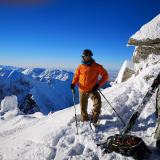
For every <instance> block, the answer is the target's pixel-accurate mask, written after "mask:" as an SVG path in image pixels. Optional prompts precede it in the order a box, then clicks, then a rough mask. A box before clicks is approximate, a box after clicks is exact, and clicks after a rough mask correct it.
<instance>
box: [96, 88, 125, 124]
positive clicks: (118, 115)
mask: <svg viewBox="0 0 160 160" xmlns="http://www.w3.org/2000/svg"><path fill="white" fill-rule="evenodd" d="M98 90H99V92H100V93H101V95H102V96H103V97H104V99H105V100H106V101H107V102H108V100H107V99H106V97H105V96H104V95H103V93H102V92H101V90H100V89H99V88H98ZM108 104H109V105H110V106H111V104H110V103H109V102H108ZM111 108H112V109H113V110H114V112H115V113H116V114H117V116H118V117H119V118H120V120H121V121H122V122H123V124H124V126H125V125H126V124H125V123H124V121H123V120H122V118H121V117H120V116H119V115H118V113H117V112H116V110H115V109H114V108H113V107H112V106H111Z"/></svg>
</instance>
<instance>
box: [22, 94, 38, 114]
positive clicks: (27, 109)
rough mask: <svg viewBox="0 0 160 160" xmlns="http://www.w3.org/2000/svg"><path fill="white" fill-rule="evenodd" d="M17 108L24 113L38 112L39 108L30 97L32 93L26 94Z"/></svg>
mask: <svg viewBox="0 0 160 160" xmlns="http://www.w3.org/2000/svg"><path fill="white" fill-rule="evenodd" d="M19 109H20V110H21V111H22V112H24V113H25V114H33V113H35V112H40V108H39V107H38V105H37V104H36V102H35V101H34V100H33V99H32V94H28V95H27V96H26V97H25V98H24V101H23V102H22V104H21V105H20V107H19Z"/></svg>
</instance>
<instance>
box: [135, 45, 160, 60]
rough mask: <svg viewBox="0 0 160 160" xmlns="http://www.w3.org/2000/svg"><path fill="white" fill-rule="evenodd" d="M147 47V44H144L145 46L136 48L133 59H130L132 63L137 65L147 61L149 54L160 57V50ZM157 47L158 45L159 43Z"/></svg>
mask: <svg viewBox="0 0 160 160" xmlns="http://www.w3.org/2000/svg"><path fill="white" fill-rule="evenodd" d="M136 45H138V44H136ZM147 45H148V44H146V45H145V46H143V45H140V46H139V47H136V49H135V51H134V54H133V57H132V62H134V63H139V62H140V61H141V60H145V59H147V58H148V56H149V55H150V54H156V55H160V48H158V47H151V46H147ZM157 45H158V43H157ZM159 45H160V42H159Z"/></svg>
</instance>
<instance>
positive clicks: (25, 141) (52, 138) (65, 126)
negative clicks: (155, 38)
mask: <svg viewBox="0 0 160 160" xmlns="http://www.w3.org/2000/svg"><path fill="white" fill-rule="evenodd" d="M157 60H159V58H155V57H154V56H152V57H151V56H150V59H148V60H147V61H146V62H143V64H142V63H141V64H140V65H142V66H143V68H141V70H140V71H139V75H137V76H135V75H133V76H132V77H131V78H130V79H129V80H128V81H126V82H123V83H119V84H115V85H114V86H112V87H109V88H107V89H105V90H103V94H104V95H105V97H106V98H107V100H108V101H109V102H110V104H111V105H112V106H113V107H114V108H115V110H116V111H117V112H118V114H119V115H120V116H121V118H122V119H123V121H124V122H127V120H128V119H129V118H130V116H131V115H132V113H133V112H134V110H135V109H136V107H137V106H138V104H139V102H140V101H141V100H142V98H143V96H144V95H145V93H146V92H147V90H148V88H149V87H150V85H151V83H152V81H153V79H154V77H156V75H157V74H158V72H159V70H160V61H157ZM148 62H150V63H149V64H148ZM146 64H148V65H146ZM142 66H139V67H142ZM146 66H147V67H146ZM136 67H137V68H139V67H138V64H137V66H136ZM146 75H152V76H154V77H152V76H151V78H150V79H147V80H146V79H144V77H145V76H146ZM70 92H71V90H70ZM155 101H156V93H155V94H154V95H153V96H152V98H151V99H150V101H149V102H148V104H147V105H146V107H145V109H144V110H143V112H142V114H141V115H140V117H139V119H138V120H137V122H136V123H135V125H134V127H133V129H132V130H131V132H130V133H129V134H131V135H136V136H138V137H141V138H142V139H143V140H144V142H145V143H146V145H147V146H148V148H149V149H150V150H151V151H152V155H151V157H150V158H149V160H159V156H160V155H159V154H158V152H157V150H156V148H155V145H156V140H155V139H154V133H155V129H156V124H157V120H156V114H155V105H156V104H155ZM92 109H93V102H92V101H91V100H90V99H89V103H88V112H89V113H91V111H92ZM76 114H77V119H78V133H79V134H78V135H76V134H75V133H76V128H75V126H76V122H75V111H74V107H73V106H72V107H70V108H67V109H64V110H62V111H57V112H55V113H53V114H49V115H43V114H42V113H40V112H37V113H35V114H33V115H24V114H22V113H21V112H19V111H18V110H17V109H14V110H10V111H8V112H7V111H6V112H3V111H0V126H1V127H0V142H1V143H0V159H1V160H22V159H25V160H37V159H42V160H51V159H54V160H78V159H79V160H82V159H85V160H110V159H114V160H124V159H125V160H132V158H131V157H124V156H122V155H120V154H117V153H115V152H113V153H110V154H105V153H104V150H103V149H101V148H100V147H97V146H96V143H97V142H103V141H105V140H106V139H107V137H109V136H111V135H114V134H116V133H119V132H120V130H121V129H122V128H123V123H121V122H120V120H119V119H118V118H117V116H116V115H115V113H114V112H113V110H112V108H111V107H110V106H109V105H108V103H107V102H106V101H105V99H104V98H103V97H102V109H101V115H100V118H99V122H98V123H100V124H102V125H101V127H100V128H99V132H98V133H94V132H93V131H92V130H90V127H89V123H87V122H84V123H82V122H81V116H80V105H79V104H77V105H76Z"/></svg>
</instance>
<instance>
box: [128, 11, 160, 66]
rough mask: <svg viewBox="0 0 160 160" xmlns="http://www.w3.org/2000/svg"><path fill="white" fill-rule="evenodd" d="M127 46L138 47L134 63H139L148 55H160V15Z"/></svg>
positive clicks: (143, 27) (131, 39)
mask: <svg viewBox="0 0 160 160" xmlns="http://www.w3.org/2000/svg"><path fill="white" fill-rule="evenodd" d="M127 45H131V46H136V49H135V51H134V55H133V57H132V62H134V63H139V62H140V61H143V60H145V59H147V58H148V55H150V54H155V55H160V14H159V15H158V16H156V17H155V18H154V19H153V20H151V21H150V22H149V23H147V24H145V25H143V26H142V27H141V29H140V30H139V31H138V32H136V33H135V34H134V35H133V36H132V37H131V38H130V39H129V41H128V43H127Z"/></svg>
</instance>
